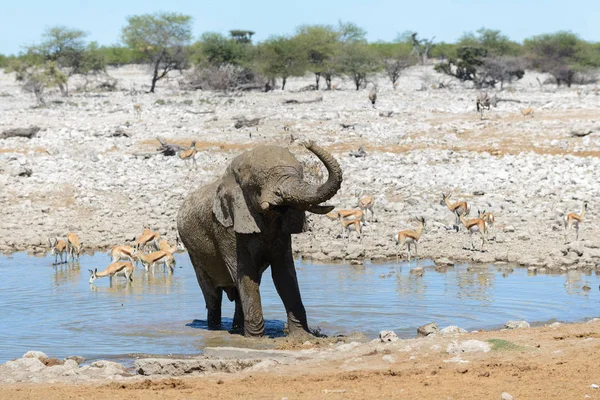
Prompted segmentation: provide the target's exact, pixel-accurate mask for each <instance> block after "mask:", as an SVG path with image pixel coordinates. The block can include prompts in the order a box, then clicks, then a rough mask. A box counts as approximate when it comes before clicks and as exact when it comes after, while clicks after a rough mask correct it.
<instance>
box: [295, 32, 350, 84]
mask: <svg viewBox="0 0 600 400" xmlns="http://www.w3.org/2000/svg"><path fill="white" fill-rule="evenodd" d="M295 38H296V39H297V40H298V43H300V45H301V46H302V48H303V51H304V52H305V54H306V58H307V60H308V68H307V69H308V70H309V71H311V72H312V73H313V74H315V83H316V89H317V90H319V81H320V79H321V75H327V76H326V78H329V79H328V85H330V84H331V77H332V76H333V74H334V68H333V67H334V65H333V62H334V58H335V55H336V53H337V52H338V51H339V46H340V41H339V32H337V31H336V30H335V29H334V28H333V27H332V26H330V25H302V26H300V27H299V28H298V31H297V34H296V36H295Z"/></svg>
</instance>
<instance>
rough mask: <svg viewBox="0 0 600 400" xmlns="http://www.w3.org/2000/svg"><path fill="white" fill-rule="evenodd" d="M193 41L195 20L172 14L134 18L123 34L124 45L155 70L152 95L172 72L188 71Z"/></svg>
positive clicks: (129, 18)
mask: <svg viewBox="0 0 600 400" xmlns="http://www.w3.org/2000/svg"><path fill="white" fill-rule="evenodd" d="M191 38H192V17H190V16H189V15H183V14H177V13H168V12H161V13H156V14H143V15H134V16H130V17H128V18H127V25H126V26H125V27H124V28H123V30H122V33H121V40H122V41H123V43H125V44H126V45H127V46H128V47H129V48H130V49H133V50H136V51H138V52H139V53H141V54H142V55H143V56H144V59H145V60H146V62H148V63H149V64H151V65H152V66H153V74H152V85H151V87H150V92H154V89H155V87H156V82H157V81H158V80H160V79H162V78H164V77H165V76H166V75H167V74H168V73H169V71H171V70H173V69H180V70H181V69H183V68H185V67H186V65H187V58H188V49H187V46H188V45H189V42H190V40H191Z"/></svg>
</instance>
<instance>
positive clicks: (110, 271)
mask: <svg viewBox="0 0 600 400" xmlns="http://www.w3.org/2000/svg"><path fill="white" fill-rule="evenodd" d="M134 269H135V268H134V267H133V264H131V263H130V262H128V261H118V262H114V263H112V264H110V265H109V266H108V267H106V269H105V270H104V271H100V272H98V268H94V270H93V271H92V270H91V269H88V271H90V283H94V281H95V280H96V279H98V278H102V277H105V276H108V278H109V279H110V280H111V281H112V278H113V276H116V275H125V278H127V281H128V282H130V281H133V271H134Z"/></svg>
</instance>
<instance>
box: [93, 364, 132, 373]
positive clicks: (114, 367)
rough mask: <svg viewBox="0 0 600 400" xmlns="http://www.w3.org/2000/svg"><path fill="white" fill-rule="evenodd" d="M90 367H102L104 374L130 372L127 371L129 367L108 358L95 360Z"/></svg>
mask: <svg viewBox="0 0 600 400" xmlns="http://www.w3.org/2000/svg"><path fill="white" fill-rule="evenodd" d="M90 367H93V368H102V369H104V374H106V375H128V374H129V372H128V371H127V368H125V367H124V366H123V365H121V364H119V363H116V362H113V361H106V360H98V361H94V362H93V363H91V364H90Z"/></svg>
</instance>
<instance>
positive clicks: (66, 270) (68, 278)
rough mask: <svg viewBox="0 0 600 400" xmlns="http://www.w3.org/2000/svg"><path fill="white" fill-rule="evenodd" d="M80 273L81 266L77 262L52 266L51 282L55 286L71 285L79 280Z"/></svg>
mask: <svg viewBox="0 0 600 400" xmlns="http://www.w3.org/2000/svg"><path fill="white" fill-rule="evenodd" d="M80 272H81V265H80V264H79V262H74V263H68V264H66V263H65V264H60V265H59V264H56V265H54V275H52V280H53V282H54V284H55V285H56V286H60V285H63V284H65V283H72V282H75V281H77V280H78V279H79V274H80Z"/></svg>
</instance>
